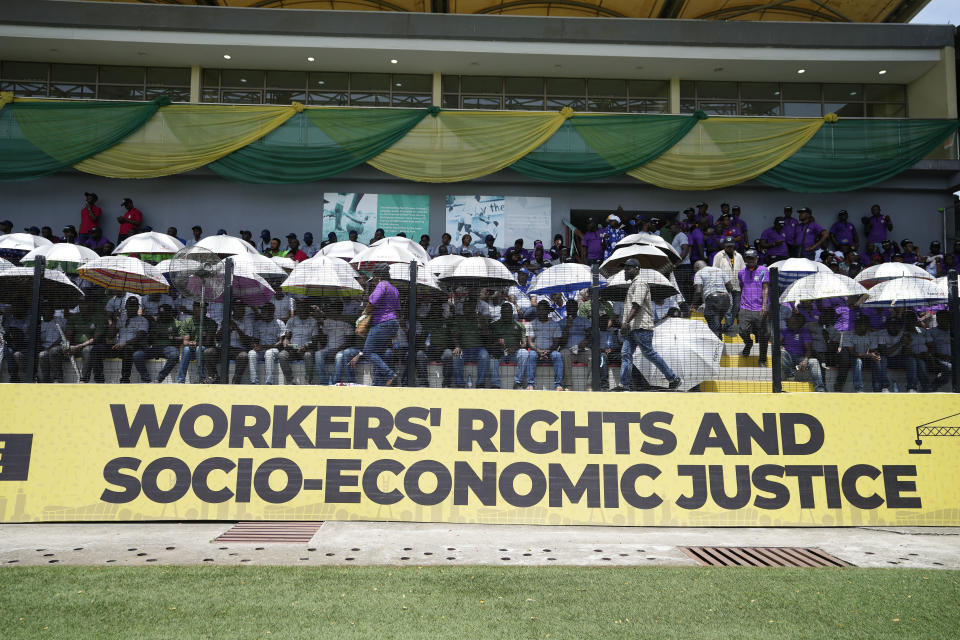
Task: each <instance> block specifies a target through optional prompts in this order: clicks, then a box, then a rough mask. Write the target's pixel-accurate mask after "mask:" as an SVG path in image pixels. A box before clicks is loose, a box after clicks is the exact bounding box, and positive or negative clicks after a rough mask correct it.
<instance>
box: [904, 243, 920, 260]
mask: <svg viewBox="0 0 960 640" xmlns="http://www.w3.org/2000/svg"><path fill="white" fill-rule="evenodd" d="M900 246H901V247H902V248H903V261H904V262H906V263H907V264H916V263H917V260H919V259H920V258H919V256H917V247H916V245H914V244H913V240H903V241H901V242H900Z"/></svg>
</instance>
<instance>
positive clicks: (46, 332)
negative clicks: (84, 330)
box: [40, 318, 67, 349]
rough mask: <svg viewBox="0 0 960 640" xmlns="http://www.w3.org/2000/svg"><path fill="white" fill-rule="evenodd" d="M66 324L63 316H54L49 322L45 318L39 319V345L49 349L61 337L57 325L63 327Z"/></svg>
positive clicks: (58, 341)
mask: <svg viewBox="0 0 960 640" xmlns="http://www.w3.org/2000/svg"><path fill="white" fill-rule="evenodd" d="M66 324H67V321H66V320H64V319H63V318H54V319H53V320H51V321H50V322H46V321H45V320H41V321H40V346H41V347H42V348H44V349H49V348H50V347H52V346H53V345H55V344H60V343H61V342H62V341H63V339H62V338H61V337H60V332H59V331H58V330H57V326H59V327H60V328H61V329H63V328H64V327H65V326H66Z"/></svg>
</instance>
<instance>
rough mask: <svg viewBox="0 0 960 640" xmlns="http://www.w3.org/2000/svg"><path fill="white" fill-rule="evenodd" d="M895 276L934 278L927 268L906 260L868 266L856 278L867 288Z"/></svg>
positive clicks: (922, 278)
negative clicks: (908, 262)
mask: <svg viewBox="0 0 960 640" xmlns="http://www.w3.org/2000/svg"><path fill="white" fill-rule="evenodd" d="M894 278H919V279H921V280H933V276H932V275H930V274H929V273H928V272H927V270H926V269H921V268H920V267H918V266H917V265H915V264H907V263H906V262H884V263H883V264H878V265H874V266H872V267H867V268H866V269H864V270H863V271H861V272H860V273H858V274H857V277H856V278H854V280H856V281H857V282H859V283H860V284H862V285H863V286H864V287H866V288H867V289H870V288H872V287H873V286H875V285H877V284H880V283H881V282H884V281H886V280H893V279H894Z"/></svg>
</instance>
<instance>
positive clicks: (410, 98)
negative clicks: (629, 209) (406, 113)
mask: <svg viewBox="0 0 960 640" xmlns="http://www.w3.org/2000/svg"><path fill="white" fill-rule="evenodd" d="M432 102H433V96H431V95H430V94H428V93H394V94H393V96H391V99H390V104H391V105H392V106H394V107H409V108H413V109H416V108H426V107H429V106H430V104H431V103H432Z"/></svg>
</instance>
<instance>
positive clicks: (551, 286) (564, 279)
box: [527, 262, 607, 295]
mask: <svg viewBox="0 0 960 640" xmlns="http://www.w3.org/2000/svg"><path fill="white" fill-rule="evenodd" d="M592 284H593V274H592V272H591V270H590V267H589V266H588V265H585V264H578V263H576V262H566V263H564V264H558V265H554V266H552V267H548V268H546V269H544V270H543V271H541V272H540V273H539V274H537V277H536V278H534V279H533V282H532V283H531V284H530V286H529V287H528V288H527V294H539V295H549V294H551V293H564V294H572V293H575V292H577V291H580V290H581V289H588V288H590V286H591V285H592ZM606 285H607V279H606V278H604V277H603V276H600V286H601V287H605V286H606Z"/></svg>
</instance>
